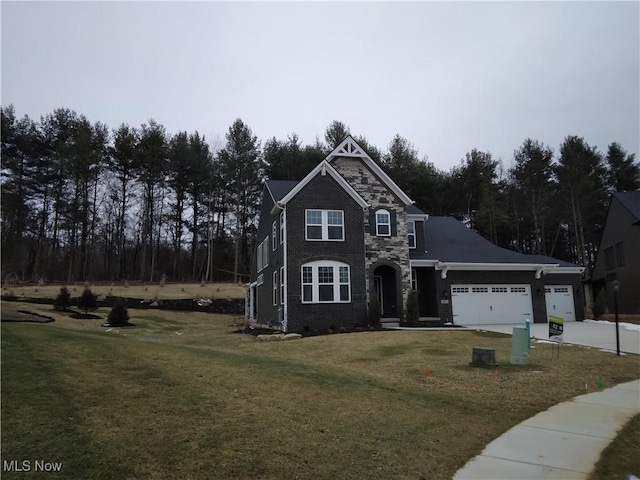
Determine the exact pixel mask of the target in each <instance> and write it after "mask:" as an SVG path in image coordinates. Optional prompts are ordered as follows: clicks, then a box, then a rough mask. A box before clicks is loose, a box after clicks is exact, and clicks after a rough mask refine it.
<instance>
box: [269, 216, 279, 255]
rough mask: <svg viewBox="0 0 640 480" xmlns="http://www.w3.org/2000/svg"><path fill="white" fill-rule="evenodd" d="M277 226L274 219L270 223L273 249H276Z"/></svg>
mask: <svg viewBox="0 0 640 480" xmlns="http://www.w3.org/2000/svg"><path fill="white" fill-rule="evenodd" d="M277 235H278V227H277V226H276V221H275V220H274V221H273V223H272V224H271V248H272V249H273V251H274V252H275V251H276V245H277V244H278V239H277Z"/></svg>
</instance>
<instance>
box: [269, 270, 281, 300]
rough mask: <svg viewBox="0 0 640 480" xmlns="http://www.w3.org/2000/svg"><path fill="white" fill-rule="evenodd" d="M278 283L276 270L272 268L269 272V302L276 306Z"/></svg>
mask: <svg viewBox="0 0 640 480" xmlns="http://www.w3.org/2000/svg"><path fill="white" fill-rule="evenodd" d="M279 290H280V283H279V282H278V270H274V271H273V273H272V274H271V303H272V304H273V306H274V307H277V306H278V291H279Z"/></svg>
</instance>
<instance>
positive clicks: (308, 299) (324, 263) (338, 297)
mask: <svg viewBox="0 0 640 480" xmlns="http://www.w3.org/2000/svg"><path fill="white" fill-rule="evenodd" d="M301 273H302V303H348V302H350V301H351V274H350V268H349V265H347V264H346V263H341V262H335V261H332V260H317V261H315V262H310V263H305V264H304V265H302V271H301Z"/></svg>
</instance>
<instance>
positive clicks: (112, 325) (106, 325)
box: [102, 322, 135, 328]
mask: <svg viewBox="0 0 640 480" xmlns="http://www.w3.org/2000/svg"><path fill="white" fill-rule="evenodd" d="M102 326H103V327H110V328H120V327H135V324H133V323H129V322H127V323H109V322H107V323H103V324H102Z"/></svg>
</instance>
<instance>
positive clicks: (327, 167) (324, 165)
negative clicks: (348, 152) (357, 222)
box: [276, 160, 369, 209]
mask: <svg viewBox="0 0 640 480" xmlns="http://www.w3.org/2000/svg"><path fill="white" fill-rule="evenodd" d="M322 172H325V174H326V173H328V174H329V175H331V177H333V179H334V180H335V181H336V182H338V185H340V186H341V187H342V188H343V189H344V190H345V191H346V192H347V193H348V194H349V196H350V197H351V198H353V199H354V200H355V201H356V203H357V204H358V205H360V206H361V207H362V208H363V209H365V208H368V207H369V204H368V203H367V202H366V200H365V199H364V198H362V197H361V196H360V194H358V192H356V191H355V190H354V188H353V187H352V186H351V185H350V184H349V182H347V181H346V180H345V179H344V178H343V177H342V175H340V174H339V173H338V171H337V170H336V169H335V168H333V166H331V164H330V163H328V162H327V161H326V160H323V161H322V162H320V163H319V164H318V166H316V168H314V169H313V170H311V172H309V174H308V175H307V176H306V177H304V178H303V179H302V180H300V182H298V184H297V185H296V186H295V187H293V188H292V189H291V191H290V192H289V193H287V194H286V195H285V196H284V197H282V199H281V200H280V201H279V202H278V203H277V204H276V206H277V207H278V208H282V207H283V206H284V205H286V204H287V203H288V202H289V201H290V200H291V199H292V198H293V197H295V196H296V195H297V194H298V193H299V192H300V190H302V189H303V188H304V187H306V186H307V184H308V183H309V182H310V181H311V180H312V179H313V178H315V177H316V175H318V174H319V173H320V174H322Z"/></svg>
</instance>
